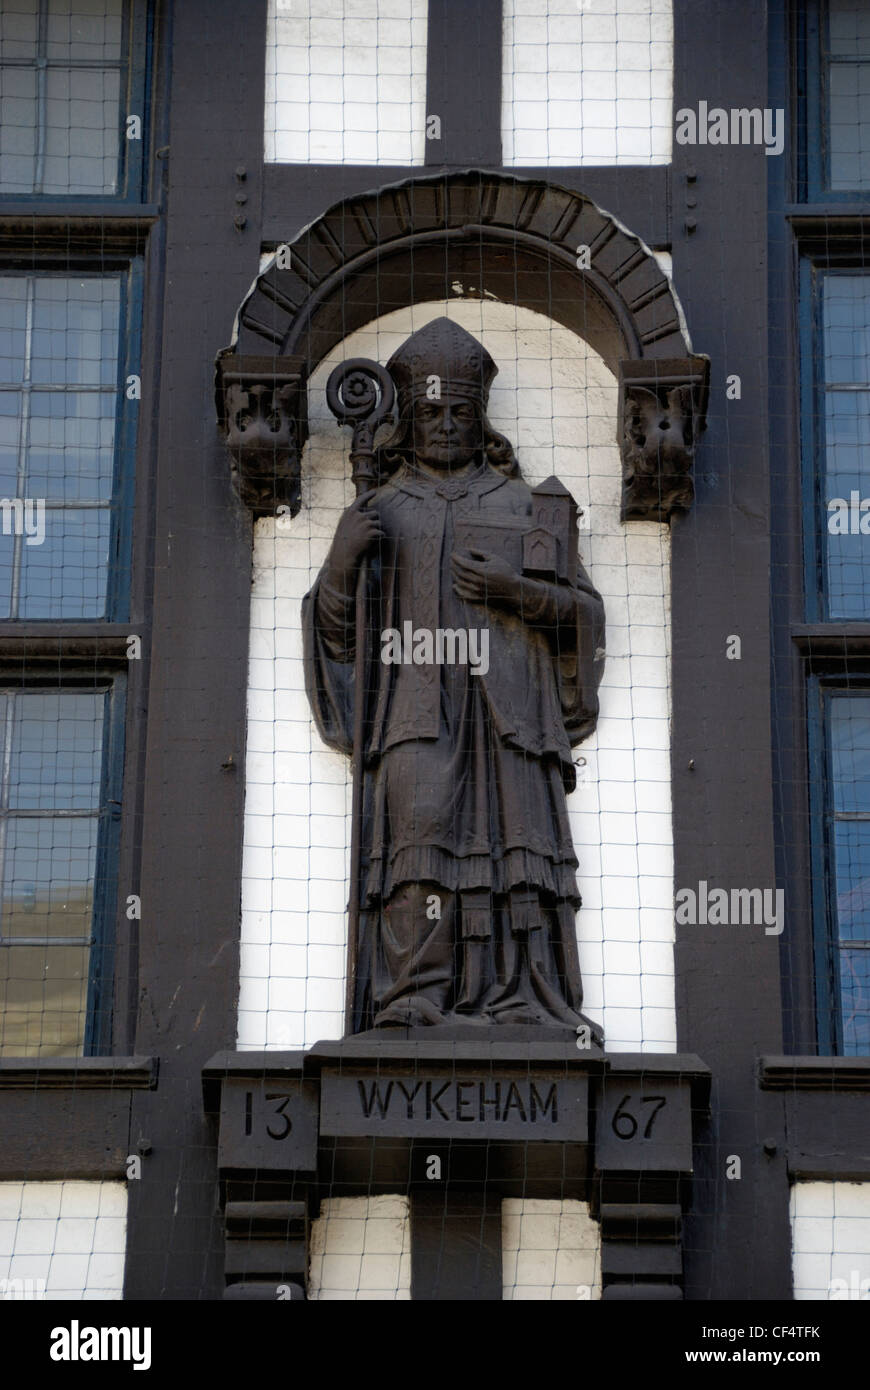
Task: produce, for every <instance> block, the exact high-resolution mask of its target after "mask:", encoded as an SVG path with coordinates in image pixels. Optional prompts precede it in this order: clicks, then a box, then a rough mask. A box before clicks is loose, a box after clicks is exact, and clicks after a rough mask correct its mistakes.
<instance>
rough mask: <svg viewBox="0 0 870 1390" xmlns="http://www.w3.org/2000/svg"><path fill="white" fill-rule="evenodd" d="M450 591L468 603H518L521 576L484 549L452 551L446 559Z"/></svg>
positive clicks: (503, 561) (498, 557) (504, 561)
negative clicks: (451, 581)
mask: <svg viewBox="0 0 870 1390" xmlns="http://www.w3.org/2000/svg"><path fill="white" fill-rule="evenodd" d="M450 562H451V566H452V570H453V588H454V590H455V592H456V593H457V594H458V596H459V597H460V598H461V599H465V601H466V602H468V603H507V604H518V603H519V601H520V595H521V584H522V576H521V575H520V574H519V573H518V571H517V570H515V569H514V567H513V565H511V564H509V563H508V561H507V560H502V559H501V558H500V556H498V555H490V554H489V553H488V552H487V551H485V550H472V551H469V552H468V553H467V554H462V553H461V552H459V551H454V552H453V554H452V556H451V557H450Z"/></svg>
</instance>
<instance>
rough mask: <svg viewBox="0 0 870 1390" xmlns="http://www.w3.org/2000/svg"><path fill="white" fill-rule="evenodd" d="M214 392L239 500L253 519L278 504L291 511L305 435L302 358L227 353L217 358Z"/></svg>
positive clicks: (294, 510)
mask: <svg viewBox="0 0 870 1390" xmlns="http://www.w3.org/2000/svg"><path fill="white" fill-rule="evenodd" d="M217 395H218V416H219V421H220V424H221V426H222V428H223V430H224V434H225V436H226V442H227V448H228V450H229V452H230V458H231V460H232V466H231V478H232V483H233V487H234V488H235V490H236V492H237V494H238V496H239V498H240V499H241V501H242V503H243V504H244V506H246V507H248V508H250V510H251V511H252V512H253V515H254V519H255V520H256V518H257V517H261V516H274V515H275V513H276V512H277V510H278V508H279V507H280V506H284V507H289V509H290V514H291V516H295V515H296V513H297V512H298V510H299V506H300V502H301V488H300V482H301V469H300V459H301V454H302V446H303V444H304V443H305V436H306V391H305V381H304V379H303V374H302V368H301V363H300V362H299V361H298V359H296V358H291V357H238V356H236V355H235V354H232V353H230V354H227V355H225V356H222V357H220V358H219V359H218V382H217Z"/></svg>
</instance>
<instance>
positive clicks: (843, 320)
mask: <svg viewBox="0 0 870 1390" xmlns="http://www.w3.org/2000/svg"><path fill="white" fill-rule="evenodd" d="M805 275H806V294H805V298H806V300H807V301H808V303H809V304H810V305H811V306H812V311H813V312H812V322H811V324H810V325H809V328H808V332H807V337H806V342H805V351H804V369H805V377H807V378H808V379H809V380H808V382H807V394H806V409H805V423H806V428H805V443H806V449H807V458H808V467H807V470H806V471H807V474H808V478H809V480H810V483H811V484H812V483H813V482H814V484H815V489H816V495H815V512H816V517H815V520H814V521H813V523H812V524H811V525H810V526H808V527H807V535H808V538H809V540H810V542H811V543H810V545H809V547H808V554H807V560H808V566H807V569H808V573H807V588H808V595H809V599H810V607H811V608H813V607H814V608H815V609H816V610H817V611H816V612H815V613H813V615H812V616H818V617H824V618H832V619H834V618H842V619H848V620H862V619H866V618H867V617H868V615H870V563H868V555H867V546H868V533H870V466H868V465H870V453H868V447H870V276H868V275H866V274H864V273H863V272H861V271H860V270H857V269H848V268H847V269H843V270H840V269H828V268H825V267H821V268H820V267H817V266H812V265H810V264H808V265H807V267H806V271H805Z"/></svg>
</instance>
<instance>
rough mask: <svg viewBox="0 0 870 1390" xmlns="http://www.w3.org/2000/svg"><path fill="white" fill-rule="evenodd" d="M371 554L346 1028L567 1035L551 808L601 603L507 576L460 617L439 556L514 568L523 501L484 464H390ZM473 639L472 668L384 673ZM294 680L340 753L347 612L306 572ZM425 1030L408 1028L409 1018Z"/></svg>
mask: <svg viewBox="0 0 870 1390" xmlns="http://www.w3.org/2000/svg"><path fill="white" fill-rule="evenodd" d="M369 507H370V509H371V510H375V511H377V513H378V516H379V519H380V523H381V526H382V528H383V530H384V533H385V539H384V540H383V541H382V542H380V543H379V545H378V547H377V550H376V552H375V553H373V554H372V555H371V556H370V558H369V562H368V566H367V591H366V595H365V611H366V663H367V679H366V686H367V689H368V691H369V695H368V700H367V708H366V712H365V738H364V748H365V759H364V761H365V785H364V801H363V824H362V847H363V848H362V873H361V883H360V886H359V890H360V912H361V916H360V921H361V941H360V951H359V960H358V969H357V984H356V998H355V1008H354V1026H355V1031H359V1030H360V1029H361V1028H364V1027H367V1026H371V1025H372V1024H373V1023H374V1024H376V1025H377V1024H379V1023H386V1022H399V1021H401V1020H402V1019H403V1017H404V1015H403V1013H402V1010H401V1007H400V1006H402V1004H403V1002H404V1003H407V1001H414V1010H416V1012H413V1011H412V1012H413V1019H412V1021H417V1022H419V1021H425V1022H433V1023H434V1022H441V1021H444V1022H448V1021H450V1022H457V1021H466V1022H481V1023H491V1022H502V1023H510V1022H518V1023H560V1024H563V1025H567V1026H572V1027H573V1026H576V1024H577V1023H578V1022H580V1021H583V1020H582V1015H580V1014H579V1012H578V1011H579V1007H580V1003H581V990H580V973H579V965H578V961H577V948H576V937H575V927H574V918H575V913H576V909H577V907H578V906H579V904H580V897H579V893H578V890H577V882H576V869H577V859H576V856H575V853H574V848H573V844H572V839H571V833H570V828H569V824H568V815H567V807H566V800H565V796H566V792H568V791H570V790H572V789H573V787H574V784H575V768H574V764H573V761H572V751H571V750H572V746H573V745H575V744H577V743H578V742H579V741H580V740H581V739H582V738H584V737H585V736H586V735H587V734H588V733H589V732H590V731H591V729H592V728H593V727H594V724H595V719H596V715H597V711H598V699H597V688H598V683H599V681H600V678H601V672H602V669H603V660H604V652H603V641H604V638H603V633H604V621H603V606H602V603H601V599H600V597H599V595H598V594H597V592H596V591H595V589H594V588H593V587H592V584H591V582H590V581H589V578H588V576H587V575H586V572H585V570H584V569H583V566H582V565H581V564H580V563H579V560H578V562H577V578H576V583H574V584H557V583H547V582H543V581H540V580H537V579H528V578H525V579H524V580H523V594H522V604H521V612H517V611H514V610H513V609H512V608H508V607H507V606H504V605H501V606H495V605H494V604H493V605H489V604H486V605H484V604H478V603H470V602H464V601H463V600H461V599H460V598H459V597H457V595H456V594H455V592H454V589H453V584H452V579H451V571H450V557H451V553H452V552H453V551H454V549H457V550H465V551H467V550H468V549H471V548H478V549H480V550H482V551H488V552H490V553H498V554H500V555H502V556H503V557H504V558H507V559H510V561H511V563H512V564H513V565H514V567H515V568H517V569H520V568H521V565H522V559H521V555H522V549H521V540H522V534H523V531H524V530H526V529H528V528H529V526H530V519H531V511H532V507H531V493H530V490H529V488H528V486H527V485H526V484H525V483H524V482H523V481H522V480H521V479H519V478H508V477H506V476H505V474H504V473H502V472H500V471H498V470H497V469H495V468H494V467H492V466H491V465H490V464H489V462H488V461H483V462H479V463H477V465H471V467H470V468H469V469H467V470H463V472H462V473H460V474H449V473H445V474H441V475H439V476H436V475H435V473H434V470H433V471H431V472H430V471H429V470H424V469H421V468H419V467H417V466H415V465H413V464H403V465H402V466H401V467H400V469H399V470H398V472H397V473H396V474H394V475H393V477H392V478H391V479H390V480H389V481H388V482H387V483H386V484H384V485H383V486H382V487H380V488H379V489H378V490H377V491H376V492H375V493H374V494H373V497H372V501H371V502H370V504H369ZM406 622H410V624H411V625H412V629H413V630H414V631H419V630H424V631H426V632H431V633H435V632H436V631H437V629H439V628H440V629H442V630H443V629H451V630H454V631H455V630H457V629H465V630H466V631H468V630H469V629H476V630H478V631H480V630H482V629H487V630H488V634H489V638H488V640H489V652H488V658H489V664H488V670H486V672H485V673H484V672H483V671H482V670H481V672H480V673H479V674H474V673H473V671H472V669H471V667H470V666H469V665H468V664H464V665H459V664H447V663H445V664H441V665H438V664H435V663H433V662H424V663H422V664H418V663H416V662H415V661H413V659H412V660H407V659H406V660H404V661H403V662H402V663H401V664H398V665H396V664H385V663H384V662H383V661H382V660H381V653H382V641H381V639H382V634H383V633H384V632H385V631H386V630H387V629H397V630H398V631H400V632H401V631H403V626H404V624H405V623H406ZM303 627H304V634H305V646H306V663H305V664H306V679H307V682H308V694H309V699H310V701H311V705H312V708H313V710H314V713H315V718H316V721H317V724H318V727H319V729H320V732H321V734H322V736H323V738H324V740H325V741H326V742H327V743H328V744H330V745H331V746H333V747H336V748H340V749H342V750H343V751H344V752H346V753H350V752H351V751H352V744H353V722H354V719H353V710H354V700H355V698H356V692H355V691H354V665H353V662H354V650H355V601H354V600H353V599H350V598H346V597H345V596H344V595H342V594H340V593H338V592H336V591H335V590H333V589H331V588H330V587H329V585H328V583H327V582H326V580H325V578H324V575H323V573H321V575H320V576H319V577H318V579H317V581H316V583H315V585H314V587H313V588H312V590H311V592H310V593H309V594H308V595H307V596H306V598H305V600H304V601H303ZM421 1009H422V1010H423V1017H422V1018H421V1017H420V1010H421Z"/></svg>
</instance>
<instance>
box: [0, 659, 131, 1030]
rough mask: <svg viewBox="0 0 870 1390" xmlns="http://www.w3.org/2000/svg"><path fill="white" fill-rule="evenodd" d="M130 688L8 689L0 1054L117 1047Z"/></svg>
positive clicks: (2, 787)
mask: <svg viewBox="0 0 870 1390" xmlns="http://www.w3.org/2000/svg"><path fill="white" fill-rule="evenodd" d="M123 687H124V682H123V678H122V677H119V676H116V677H113V678H109V677H106V678H105V679H103V680H101V679H99V678H98V679H97V680H94V679H90V680H88V681H84V680H81V679H80V680H79V681H78V682H76V681H74V680H72V679H71V680H70V681H69V682H68V683H65V684H64V685H62V686H58V685H57V684H54V685H53V686H51V687H48V686H46V685H42V686H36V685H35V684H30V683H28V684H27V685H22V686H10V685H3V686H0V990H2V1000H3V1007H2V1009H0V1054H4V1055H7V1056H9V1055H12V1056H34V1055H36V1056H68V1055H81V1054H82V1053H85V1054H87V1053H97V1052H101V1051H104V1050H106V1049H107V1047H108V1045H109V1039H110V1030H111V1017H112V955H113V953H112V932H111V922H112V920H113V917H114V912H115V900H116V882H115V875H116V864H117V839H118V829H119V818H118V807H119V804H120V787H121V777H122V769H123V704H124V699H123V696H124V688H123Z"/></svg>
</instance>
